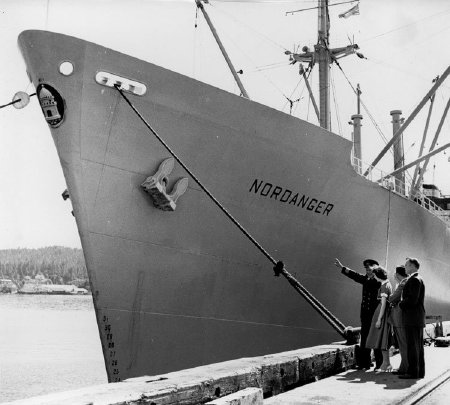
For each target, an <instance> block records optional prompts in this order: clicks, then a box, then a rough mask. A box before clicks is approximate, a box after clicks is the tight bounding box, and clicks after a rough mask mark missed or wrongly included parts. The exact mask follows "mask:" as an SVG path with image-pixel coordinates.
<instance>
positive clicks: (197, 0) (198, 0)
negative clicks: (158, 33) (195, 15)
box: [195, 0, 250, 99]
mask: <svg viewBox="0 0 450 405" xmlns="http://www.w3.org/2000/svg"><path fill="white" fill-rule="evenodd" d="M202 1H203V2H204V3H208V0H195V3H196V5H197V8H198V9H200V11H201V12H202V14H203V17H205V20H206V23H207V24H208V27H209V29H210V30H211V33H212V34H213V36H214V39H215V40H216V42H217V45H218V46H219V49H220V51H221V52H222V55H223V57H224V58H225V61H226V62H227V65H228V67H229V69H230V71H231V74H232V75H233V78H234V80H235V81H236V84H237V85H238V87H239V90H240V91H241V95H242V96H244V97H245V98H248V99H249V98H250V97H249V95H248V93H247V91H246V90H245V88H244V85H243V84H242V81H241V79H240V78H239V76H238V75H237V71H236V69H235V68H234V66H233V63H232V62H231V59H230V57H229V56H228V53H227V51H226V50H225V47H224V46H223V44H222V41H221V40H220V38H219V35H218V34H217V30H216V28H215V27H214V25H213V23H212V21H211V19H210V18H209V15H208V13H207V12H206V10H205V7H204V6H203V4H202Z"/></svg>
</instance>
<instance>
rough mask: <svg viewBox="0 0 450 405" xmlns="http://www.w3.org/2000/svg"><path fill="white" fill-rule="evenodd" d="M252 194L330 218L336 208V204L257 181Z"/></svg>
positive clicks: (252, 188)
mask: <svg viewBox="0 0 450 405" xmlns="http://www.w3.org/2000/svg"><path fill="white" fill-rule="evenodd" d="M248 191H249V192H250V193H252V192H253V193H255V194H258V195H260V196H261V197H267V198H269V199H271V198H273V199H274V200H276V201H279V202H282V203H287V204H288V205H293V206H296V207H301V208H303V209H306V210H307V211H311V212H314V213H316V214H321V215H326V216H328V215H329V214H330V212H331V210H332V209H333V208H334V204H331V203H328V202H326V201H322V200H319V199H317V198H312V197H310V196H307V195H305V194H303V195H301V194H300V193H295V192H294V191H292V190H289V189H287V188H283V187H280V186H277V185H274V184H272V183H269V182H266V181H263V180H258V179H255V180H254V181H253V184H252V185H251V187H250V189H249V190H248Z"/></svg>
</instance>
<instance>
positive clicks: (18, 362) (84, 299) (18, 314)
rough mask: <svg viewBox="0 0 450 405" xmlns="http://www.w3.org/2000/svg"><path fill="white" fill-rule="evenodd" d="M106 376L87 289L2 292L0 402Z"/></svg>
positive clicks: (69, 387)
mask: <svg viewBox="0 0 450 405" xmlns="http://www.w3.org/2000/svg"><path fill="white" fill-rule="evenodd" d="M106 382H107V377H106V371H105V367H104V362H103V356H102V351H101V345H100V339H99V336H98V330H97V324H96V320H95V313H94V307H93V304H92V297H91V296H90V295H88V296H68V295H20V294H12V295H10V294H0V402H6V401H12V400H15V399H21V398H27V397H31V396H36V395H43V394H46V393H50V392H57V391H66V390H72V389H78V388H82V387H85V386H88V385H95V384H102V383H106Z"/></svg>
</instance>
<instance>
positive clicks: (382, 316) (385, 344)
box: [366, 267, 392, 372]
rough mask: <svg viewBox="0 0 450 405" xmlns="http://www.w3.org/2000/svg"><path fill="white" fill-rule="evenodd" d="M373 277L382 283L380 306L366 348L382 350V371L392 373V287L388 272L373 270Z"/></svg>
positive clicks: (375, 313)
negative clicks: (390, 318) (390, 322)
mask: <svg viewBox="0 0 450 405" xmlns="http://www.w3.org/2000/svg"><path fill="white" fill-rule="evenodd" d="M373 275H374V276H375V278H376V279H377V280H379V281H380V282H381V286H380V289H379V290H378V298H379V300H380V301H379V304H378V307H377V309H376V310H375V312H374V314H373V318H372V324H371V326H370V331H369V335H368V336H367V341H366V347H370V348H372V349H381V353H382V355H383V363H382V364H381V366H380V369H379V370H380V371H386V372H390V371H392V366H391V362H390V360H389V347H390V334H391V331H390V325H389V323H388V313H389V303H388V299H389V297H390V295H391V294H392V286H391V283H390V282H389V280H388V278H387V272H386V270H385V269H383V268H382V267H378V268H376V269H374V270H373Z"/></svg>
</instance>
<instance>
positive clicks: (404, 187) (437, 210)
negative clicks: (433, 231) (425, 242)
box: [352, 156, 450, 225]
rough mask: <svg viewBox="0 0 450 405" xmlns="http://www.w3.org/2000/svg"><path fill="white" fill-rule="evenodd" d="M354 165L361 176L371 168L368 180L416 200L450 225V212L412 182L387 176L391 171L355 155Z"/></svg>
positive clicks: (408, 198) (353, 158)
mask: <svg viewBox="0 0 450 405" xmlns="http://www.w3.org/2000/svg"><path fill="white" fill-rule="evenodd" d="M352 165H353V168H354V170H355V171H356V173H358V174H359V175H361V176H362V175H363V173H365V172H366V170H367V169H370V171H369V174H368V175H367V177H365V178H366V179H367V180H370V181H372V182H374V183H378V184H379V185H380V186H381V187H383V188H386V189H388V190H391V191H392V192H393V193H395V194H398V195H399V196H401V197H403V198H406V199H407V200H410V201H413V202H415V203H416V204H417V205H420V206H421V207H422V208H424V209H426V210H427V211H429V212H430V213H431V214H433V215H435V216H436V217H438V218H440V219H441V220H442V221H444V222H445V223H446V224H447V225H450V212H449V211H445V210H443V209H442V208H441V207H439V205H437V204H436V203H435V202H434V201H432V200H431V199H429V198H428V197H427V196H426V195H425V194H423V193H422V192H420V191H419V190H417V189H414V188H413V187H412V186H411V184H408V183H405V182H403V181H402V180H400V179H398V178H396V177H386V176H387V175H388V174H389V173H386V172H383V171H382V170H380V169H378V168H376V167H373V166H370V165H369V164H367V163H365V162H363V161H362V160H361V159H359V158H357V157H355V156H353V157H352Z"/></svg>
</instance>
